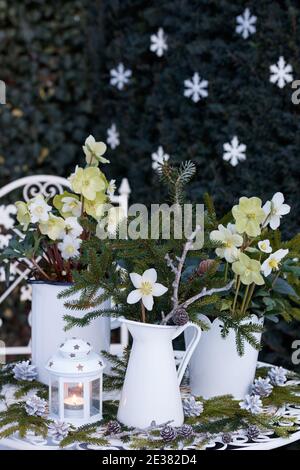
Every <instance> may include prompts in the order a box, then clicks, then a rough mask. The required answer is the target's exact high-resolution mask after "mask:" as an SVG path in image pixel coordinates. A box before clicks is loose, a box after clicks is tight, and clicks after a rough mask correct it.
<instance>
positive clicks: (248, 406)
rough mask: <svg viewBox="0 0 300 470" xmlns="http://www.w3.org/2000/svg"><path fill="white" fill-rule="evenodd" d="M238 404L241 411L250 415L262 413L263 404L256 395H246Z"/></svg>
mask: <svg viewBox="0 0 300 470" xmlns="http://www.w3.org/2000/svg"><path fill="white" fill-rule="evenodd" d="M239 404H240V407H241V408H242V409H243V410H247V411H250V413H252V414H254V415H256V414H259V413H262V411H263V408H262V406H263V404H262V401H261V399H260V397H259V396H258V395H246V396H245V399H244V400H243V401H241V402H240V403H239Z"/></svg>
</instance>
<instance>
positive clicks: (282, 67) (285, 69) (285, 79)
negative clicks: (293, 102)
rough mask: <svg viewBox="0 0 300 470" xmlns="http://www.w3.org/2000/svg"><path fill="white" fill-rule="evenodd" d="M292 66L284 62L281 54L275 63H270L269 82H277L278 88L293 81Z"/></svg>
mask: <svg viewBox="0 0 300 470" xmlns="http://www.w3.org/2000/svg"><path fill="white" fill-rule="evenodd" d="M292 72H293V67H292V66H291V65H290V64H286V62H285V60H284V58H283V57H282V56H281V57H279V59H278V62H277V64H273V65H270V73H271V75H270V82H271V83H274V84H277V86H278V87H279V88H284V87H285V85H286V84H287V83H290V82H292V81H293V75H292Z"/></svg>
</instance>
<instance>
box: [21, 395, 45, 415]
mask: <svg viewBox="0 0 300 470" xmlns="http://www.w3.org/2000/svg"><path fill="white" fill-rule="evenodd" d="M25 410H26V413H27V414H28V415H30V416H41V417H43V418H45V417H46V416H47V414H48V403H47V401H46V400H44V399H43V398H40V397H38V396H37V395H33V396H32V397H29V398H28V400H27V401H26V403H25Z"/></svg>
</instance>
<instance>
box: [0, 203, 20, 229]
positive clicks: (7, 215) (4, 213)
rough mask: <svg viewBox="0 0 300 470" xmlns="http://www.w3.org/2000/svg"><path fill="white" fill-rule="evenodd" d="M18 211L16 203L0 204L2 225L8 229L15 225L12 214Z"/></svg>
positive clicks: (0, 222)
mask: <svg viewBox="0 0 300 470" xmlns="http://www.w3.org/2000/svg"><path fill="white" fill-rule="evenodd" d="M16 213H17V208H16V207H15V205H14V204H9V205H8V206H0V225H3V227H4V228H6V229H7V230H9V229H11V228H13V226H14V225H15V221H14V219H13V218H12V217H11V216H12V215H14V214H16Z"/></svg>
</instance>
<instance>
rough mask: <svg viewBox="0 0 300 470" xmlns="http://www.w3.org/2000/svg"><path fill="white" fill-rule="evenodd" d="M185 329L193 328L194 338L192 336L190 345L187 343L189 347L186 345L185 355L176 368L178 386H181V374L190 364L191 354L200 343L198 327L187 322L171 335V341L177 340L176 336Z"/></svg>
mask: <svg viewBox="0 0 300 470" xmlns="http://www.w3.org/2000/svg"><path fill="white" fill-rule="evenodd" d="M187 328H194V329H195V333H194V336H193V338H192V340H191V341H190V343H189V345H188V347H187V349H186V351H185V354H184V356H183V358H182V361H181V363H180V365H179V367H178V371H177V375H178V383H179V385H180V384H181V381H182V378H183V374H184V373H185V369H186V368H187V365H188V363H189V362H190V359H191V357H192V354H193V352H194V350H195V349H196V346H197V345H198V343H199V341H200V337H201V328H200V327H199V326H198V325H196V324H195V323H192V322H188V323H186V324H185V325H182V326H180V327H179V328H177V329H176V331H175V334H174V335H173V338H172V339H175V338H177V336H179V335H180V334H181V333H182V332H183V331H184V330H186V329H187Z"/></svg>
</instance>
